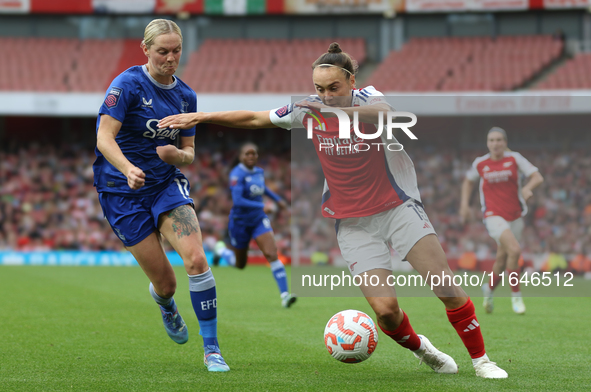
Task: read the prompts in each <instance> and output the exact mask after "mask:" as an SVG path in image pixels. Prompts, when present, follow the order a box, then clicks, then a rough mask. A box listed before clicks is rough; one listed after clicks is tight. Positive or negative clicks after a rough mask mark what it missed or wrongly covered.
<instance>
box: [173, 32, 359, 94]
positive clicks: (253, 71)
mask: <svg viewBox="0 0 591 392" xmlns="http://www.w3.org/2000/svg"><path fill="white" fill-rule="evenodd" d="M333 41H338V42H339V43H340V44H341V47H343V48H344V49H345V50H346V51H348V52H349V53H350V54H351V56H353V58H355V59H356V60H357V61H358V63H359V64H362V63H363V62H364V61H365V59H366V50H365V41H364V40H363V39H360V38H359V39H353V38H342V39H298V40H295V39H294V40H281V39H275V40H274V39H269V40H263V39H208V40H205V41H204V42H203V44H202V45H201V47H200V48H199V50H197V51H195V52H193V53H191V55H190V58H189V61H188V63H187V64H186V66H185V68H184V71H183V74H182V75H181V78H182V79H183V81H185V83H187V84H188V85H189V86H191V87H192V88H193V89H194V90H195V91H197V92H198V93H199V92H209V93H255V92H267V93H309V92H310V91H312V84H311V81H310V79H311V78H310V69H311V68H310V67H311V65H312V63H313V62H314V61H315V60H316V59H317V58H318V55H319V53H320V54H321V53H324V52H326V50H327V48H328V46H329V45H330V43H331V42H333ZM286 48H289V50H286Z"/></svg>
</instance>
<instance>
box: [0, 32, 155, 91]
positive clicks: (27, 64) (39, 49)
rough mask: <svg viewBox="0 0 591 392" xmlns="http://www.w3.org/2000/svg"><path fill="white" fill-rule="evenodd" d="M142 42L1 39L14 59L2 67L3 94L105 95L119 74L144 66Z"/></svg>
mask: <svg viewBox="0 0 591 392" xmlns="http://www.w3.org/2000/svg"><path fill="white" fill-rule="evenodd" d="M140 42H141V40H138V39H107V40H97V39H87V40H79V39H73V38H12V37H2V38H0V45H1V46H2V47H3V48H4V49H5V50H7V51H9V52H10V53H11V57H10V59H9V61H5V62H4V64H3V66H2V72H0V90H2V91H37V92H67V91H77V92H98V91H101V92H104V91H105V90H106V89H107V87H109V83H110V82H111V81H112V80H113V78H114V77H115V76H117V75H118V74H119V73H121V72H122V71H124V70H125V69H127V68H129V67H131V66H133V65H137V64H143V63H144V62H145V56H144V54H143V53H142V51H141V50H140V49H139V45H140ZM39 53H43V60H42V63H41V62H40V60H39V59H40V57H39Z"/></svg>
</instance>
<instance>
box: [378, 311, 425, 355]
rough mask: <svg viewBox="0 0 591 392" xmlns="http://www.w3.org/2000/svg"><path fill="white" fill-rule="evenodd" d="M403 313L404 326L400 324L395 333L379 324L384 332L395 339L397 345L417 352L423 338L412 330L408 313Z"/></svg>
mask: <svg viewBox="0 0 591 392" xmlns="http://www.w3.org/2000/svg"><path fill="white" fill-rule="evenodd" d="M402 313H403V314H404V318H403V319H402V324H400V325H399V326H398V328H396V330H395V331H386V330H385V329H384V328H382V326H381V325H380V324H379V323H378V325H380V329H381V330H382V332H384V333H385V334H386V335H388V336H390V337H391V338H392V339H394V341H395V342H396V343H398V344H399V345H401V346H402V347H404V348H407V349H409V350H412V351H416V350H418V349H419V348H420V347H421V338H419V335H417V334H416V333H415V331H414V329H412V325H410V321H408V316H407V315H406V313H404V311H403V312H402Z"/></svg>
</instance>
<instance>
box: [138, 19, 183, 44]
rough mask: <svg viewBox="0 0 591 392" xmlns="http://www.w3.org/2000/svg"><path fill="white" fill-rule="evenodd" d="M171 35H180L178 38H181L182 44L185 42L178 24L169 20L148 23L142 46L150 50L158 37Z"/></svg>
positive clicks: (155, 20)
mask: <svg viewBox="0 0 591 392" xmlns="http://www.w3.org/2000/svg"><path fill="white" fill-rule="evenodd" d="M170 33H176V34H178V36H179V37H181V42H183V33H181V29H180V27H179V26H178V25H177V24H176V23H174V22H173V21H172V20H168V19H154V20H153V21H151V22H150V23H148V25H147V26H146V29H145V30H144V40H143V41H142V44H143V45H146V48H148V49H150V46H152V44H153V43H154V40H156V37H158V36H160V35H163V34H170Z"/></svg>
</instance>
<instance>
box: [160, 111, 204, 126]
mask: <svg viewBox="0 0 591 392" xmlns="http://www.w3.org/2000/svg"><path fill="white" fill-rule="evenodd" d="M202 114H203V113H201V112H199V113H181V114H175V115H174V116H168V117H165V118H163V119H162V120H160V121H158V128H160V129H162V128H172V129H189V128H192V127H194V126H195V125H197V124H199V123H200V122H201V121H200V120H201V115H202Z"/></svg>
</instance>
